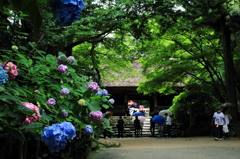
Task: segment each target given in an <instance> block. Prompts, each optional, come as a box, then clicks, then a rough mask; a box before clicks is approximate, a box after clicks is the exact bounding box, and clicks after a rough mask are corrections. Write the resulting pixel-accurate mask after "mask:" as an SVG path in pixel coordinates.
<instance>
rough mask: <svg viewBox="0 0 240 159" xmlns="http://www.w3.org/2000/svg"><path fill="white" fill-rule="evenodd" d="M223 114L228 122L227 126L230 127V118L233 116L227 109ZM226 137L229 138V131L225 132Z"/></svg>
mask: <svg viewBox="0 0 240 159" xmlns="http://www.w3.org/2000/svg"><path fill="white" fill-rule="evenodd" d="M223 114H224V119H225V122H226V123H225V125H227V128H228V129H229V123H230V120H231V119H232V116H231V115H230V114H229V113H228V110H227V109H224V110H223ZM224 139H229V135H228V132H224Z"/></svg>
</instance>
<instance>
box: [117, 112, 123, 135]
mask: <svg viewBox="0 0 240 159" xmlns="http://www.w3.org/2000/svg"><path fill="white" fill-rule="evenodd" d="M123 127H124V121H123V119H122V116H119V119H118V124H117V128H118V138H120V137H121V138H123Z"/></svg>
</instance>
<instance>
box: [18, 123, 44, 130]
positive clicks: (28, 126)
mask: <svg viewBox="0 0 240 159" xmlns="http://www.w3.org/2000/svg"><path fill="white" fill-rule="evenodd" d="M42 126H43V123H39V122H32V123H31V124H29V125H24V126H21V127H20V128H19V129H34V128H40V127H42Z"/></svg>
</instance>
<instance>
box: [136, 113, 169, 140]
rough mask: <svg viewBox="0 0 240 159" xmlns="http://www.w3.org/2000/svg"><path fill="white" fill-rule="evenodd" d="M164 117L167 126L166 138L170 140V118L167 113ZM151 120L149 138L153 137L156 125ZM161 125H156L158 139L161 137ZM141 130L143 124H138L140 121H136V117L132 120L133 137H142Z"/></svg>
mask: <svg viewBox="0 0 240 159" xmlns="http://www.w3.org/2000/svg"><path fill="white" fill-rule="evenodd" d="M165 117H166V120H165V124H166V126H167V134H168V136H167V138H171V125H172V121H171V117H170V116H169V115H168V114H167V113H165ZM152 119H153V118H151V120H150V132H151V137H154V136H155V135H154V133H155V127H156V124H155V123H154V122H153V120H152ZM163 124H164V123H163ZM163 124H158V136H157V137H158V138H161V137H162V132H163ZM142 129H143V122H140V120H139V119H138V116H136V117H135V120H134V135H135V137H139V136H142Z"/></svg>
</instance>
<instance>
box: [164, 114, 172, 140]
mask: <svg viewBox="0 0 240 159" xmlns="http://www.w3.org/2000/svg"><path fill="white" fill-rule="evenodd" d="M165 116H166V125H167V134H168V136H167V138H171V126H172V119H171V117H170V116H169V115H168V113H165Z"/></svg>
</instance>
